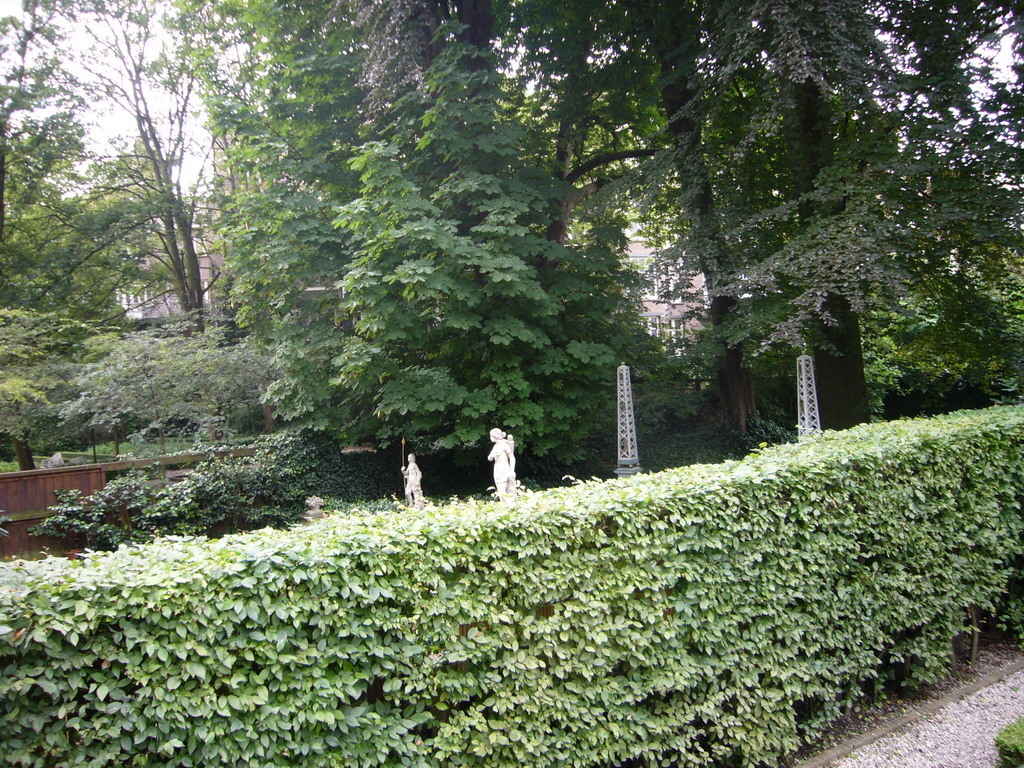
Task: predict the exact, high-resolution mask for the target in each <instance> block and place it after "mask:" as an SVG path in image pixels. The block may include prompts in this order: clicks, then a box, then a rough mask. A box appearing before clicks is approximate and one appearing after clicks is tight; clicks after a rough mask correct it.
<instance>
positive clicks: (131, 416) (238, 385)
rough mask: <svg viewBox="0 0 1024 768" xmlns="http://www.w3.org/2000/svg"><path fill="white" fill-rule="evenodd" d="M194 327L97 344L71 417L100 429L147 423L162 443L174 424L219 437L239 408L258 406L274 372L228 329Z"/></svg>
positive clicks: (69, 407) (175, 326)
mask: <svg viewBox="0 0 1024 768" xmlns="http://www.w3.org/2000/svg"><path fill="white" fill-rule="evenodd" d="M191 330H192V329H191V328H190V327H188V326H187V325H186V324H180V323H171V324H169V325H166V326H163V327H157V328H151V329H148V330H142V331H135V332H134V333H129V334H125V335H123V336H117V337H97V338H95V339H93V340H92V344H91V348H92V355H93V357H94V360H93V362H90V363H89V364H87V365H85V366H84V367H83V368H82V369H81V370H80V371H78V373H77V375H76V376H75V379H74V381H73V384H74V386H75V387H76V389H77V390H78V392H79V394H78V397H77V398H76V399H74V400H72V401H70V402H68V403H66V404H65V406H64V407H63V409H62V412H63V415H64V416H65V418H74V417H83V418H88V419H89V425H90V426H99V427H118V426H121V427H123V426H124V425H126V424H132V423H136V424H142V425H143V428H144V430H147V431H148V430H152V431H155V432H157V433H159V435H160V439H161V441H162V440H163V437H164V433H165V431H167V429H168V428H172V427H173V428H174V429H176V430H178V431H185V432H186V433H189V432H193V431H195V430H197V429H200V428H201V429H204V430H206V431H207V432H208V433H209V434H210V435H211V436H214V437H216V436H218V435H219V433H220V432H222V431H223V428H224V426H225V422H226V419H227V417H228V415H230V413H231V412H232V410H233V409H237V408H245V407H254V406H257V405H258V403H259V399H260V397H261V395H262V394H263V391H264V390H265V389H266V387H267V385H268V384H269V382H270V381H271V380H272V377H273V369H272V368H270V366H269V365H268V363H267V360H266V359H265V358H264V357H263V356H261V355H260V354H258V353H257V352H255V351H254V350H253V349H252V347H251V346H249V345H247V344H245V343H244V342H242V343H232V341H231V339H229V338H228V335H227V333H226V331H225V330H224V329H223V328H218V327H211V328H208V329H207V330H206V331H205V332H204V333H192V332H190V331H191Z"/></svg>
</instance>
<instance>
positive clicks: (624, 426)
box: [615, 364, 640, 475]
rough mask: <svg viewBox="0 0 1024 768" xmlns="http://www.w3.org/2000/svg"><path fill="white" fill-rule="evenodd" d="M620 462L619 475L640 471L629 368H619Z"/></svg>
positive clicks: (616, 471)
mask: <svg viewBox="0 0 1024 768" xmlns="http://www.w3.org/2000/svg"><path fill="white" fill-rule="evenodd" d="M618 412H619V418H618V425H619V440H618V444H619V461H618V466H617V467H616V468H615V474H617V475H635V474H636V473H637V472H639V471H640V453H639V451H638V450H637V446H636V418H634V416H633V385H632V383H631V381H630V378H629V366H627V365H625V364H622V365H620V366H619V376H618Z"/></svg>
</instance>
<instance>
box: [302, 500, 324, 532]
mask: <svg viewBox="0 0 1024 768" xmlns="http://www.w3.org/2000/svg"><path fill="white" fill-rule="evenodd" d="M323 503H324V500H323V499H321V498H320V497H319V496H310V497H309V498H308V499H306V511H305V512H303V513H302V514H301V515H299V520H301V521H302V523H303V524H304V525H309V524H311V523H314V522H316V521H317V520H322V519H323V518H325V517H327V515H325V514H324V511H323V510H322V509H321V508H320V507H321V506H322V505H323Z"/></svg>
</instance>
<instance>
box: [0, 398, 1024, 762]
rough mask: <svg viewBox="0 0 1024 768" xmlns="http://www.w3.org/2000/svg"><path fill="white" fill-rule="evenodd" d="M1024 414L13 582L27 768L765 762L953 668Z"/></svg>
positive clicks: (1002, 558) (835, 438)
mask: <svg viewBox="0 0 1024 768" xmlns="http://www.w3.org/2000/svg"><path fill="white" fill-rule="evenodd" d="M1022 438H1024V410H1022V409H1018V408H996V409H991V410H988V411H984V412H979V413H965V414H957V415H953V416H946V417H940V418H936V419H933V420H928V421H925V420H921V421H913V422H910V421H908V422H898V423H893V424H886V425H877V426H872V427H861V428H858V429H854V430H850V431H848V432H845V433H835V434H833V433H828V434H826V435H824V436H823V437H821V438H820V439H817V440H813V441H807V442H804V443H799V444H789V445H783V446H778V447H775V448H770V449H767V450H765V451H763V452H762V453H760V454H759V455H757V456H753V457H750V458H748V459H745V460H743V461H740V462H730V463H727V464H724V465H719V466H696V467H688V468H684V469H676V470H671V471H666V472H663V473H660V474H656V475H639V476H636V477H632V478H628V479H619V480H613V481H610V482H606V483H584V484H580V485H578V486H574V487H571V488H562V489H556V490H552V491H546V492H543V493H536V494H528V495H526V496H525V497H524V498H523V499H522V500H521V502H520V503H518V504H516V505H502V504H497V503H490V502H465V503H462V504H454V505H451V506H447V507H444V508H440V509H438V508H434V509H425V510H422V511H413V510H402V511H387V510H385V511H381V512H376V513H365V514H351V515H348V516H336V517H333V518H331V519H328V520H326V521H324V522H321V523H317V524H316V525H313V526H309V527H303V528H297V529H293V530H290V531H260V532H257V533H253V534H247V535H238V536H229V537H225V538H223V539H220V540H217V541H198V542H196V541H190V540H166V539H165V540H161V541H159V542H156V543H154V544H151V545H148V546H145V547H141V548H138V549H122V550H120V551H118V552H114V553H110V554H104V555H96V556H92V557H90V558H89V559H87V560H86V561H84V562H66V561H44V562H40V563H35V562H26V563H19V564H17V565H14V566H6V567H2V568H0V701H3V702H4V704H5V706H4V707H0V754H4V755H5V757H6V758H7V760H8V762H9V763H11V764H14V765H24V766H50V765H75V764H80V763H81V764H92V765H114V764H133V763H134V764H147V763H153V762H159V763H160V764H161V765H168V766H199V765H202V766H222V765H223V766H227V765H232V766H234V765H242V764H244V765H250V766H291V765H297V764H301V765H303V766H349V765H352V766H377V765H380V766H383V765H410V766H441V765H446V766H488V767H489V768H490V767H499V768H500V767H502V766H508V767H509V768H511V767H512V766H515V767H516V768H518V767H519V766H522V765H530V766H552V768H554V766H580V767H581V768H582V767H583V766H609V765H621V764H623V763H629V762H644V763H646V764H650V765H663V766H665V765H678V766H691V767H693V768H697V767H701V768H707V767H709V766H725V765H730V766H733V765H736V766H756V765H760V764H771V763H774V762H777V761H778V760H779V759H780V758H782V757H783V756H785V755H787V754H789V753H791V752H792V751H793V750H794V749H796V748H797V746H798V745H799V744H800V742H801V738H802V737H803V736H804V735H805V734H806V733H807V732H809V731H813V729H814V728H815V727H817V726H818V725H820V724H822V723H824V722H826V721H828V720H829V719H830V718H832V717H834V716H835V715H837V714H838V713H839V712H840V711H841V707H842V706H843V705H844V703H845V702H847V701H848V700H850V699H851V698H852V697H854V696H856V695H858V693H859V691H860V689H861V686H862V685H863V684H865V682H869V681H872V680H875V679H877V678H879V677H884V676H886V675H887V674H888V670H889V668H890V666H891V665H893V664H899V665H901V666H902V665H905V666H907V667H908V668H909V670H910V680H911V681H912V682H914V681H924V680H930V679H934V678H936V677H937V676H939V675H942V674H944V673H945V672H946V667H947V665H948V660H949V647H950V645H949V644H950V641H951V638H952V637H953V636H954V635H955V634H956V633H957V632H958V631H960V629H961V622H962V615H963V614H962V610H963V608H964V607H965V606H968V605H978V606H982V607H992V606H993V605H994V604H995V602H996V600H997V599H998V598H999V596H1000V594H1001V592H1002V590H1003V588H1004V585H1005V584H1006V581H1007V577H1008V575H1009V571H1010V569H1009V567H1008V566H1007V562H1008V561H1009V559H1010V558H1011V557H1012V556H1014V555H1016V554H1018V553H1019V552H1020V550H1021V545H1020V541H1021V536H1020V533H1021V528H1022V525H1021V514H1020V507H1019V500H1018V496H1017V489H1018V488H1020V487H1021V485H1022V481H1024V454H1022V452H1024V448H1022V446H1024V439H1022Z"/></svg>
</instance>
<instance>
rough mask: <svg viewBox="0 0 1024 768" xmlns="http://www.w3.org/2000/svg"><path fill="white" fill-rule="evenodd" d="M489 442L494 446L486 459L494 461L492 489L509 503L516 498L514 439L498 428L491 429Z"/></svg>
mask: <svg viewBox="0 0 1024 768" xmlns="http://www.w3.org/2000/svg"><path fill="white" fill-rule="evenodd" d="M491 442H492V443H494V447H493V448H491V452H490V454H489V455H488V456H487V460H488V461H493V462H494V489H495V490H496V491H497V492H498V498H499V499H501V500H502V501H504V502H506V503H509V504H511V503H512V502H513V501H514V500H515V498H516V456H515V453H513V451H514V450H515V447H516V445H515V440H513V438H512V435H506V434H505V433H504V432H502V431H501V430H500V429H492V430H491Z"/></svg>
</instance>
